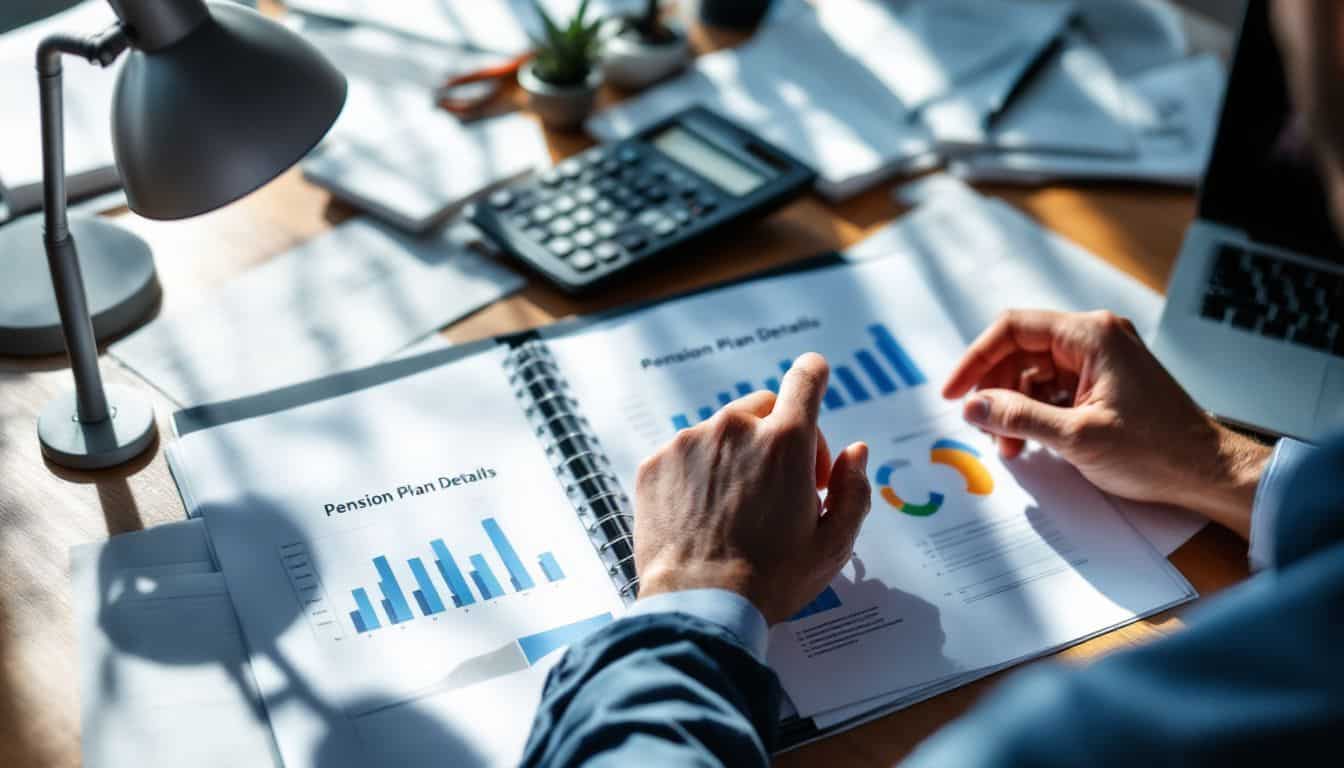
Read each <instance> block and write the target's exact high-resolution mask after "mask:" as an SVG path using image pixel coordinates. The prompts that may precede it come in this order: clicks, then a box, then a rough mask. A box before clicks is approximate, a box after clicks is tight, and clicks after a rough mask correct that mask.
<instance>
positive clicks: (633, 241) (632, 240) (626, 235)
mask: <svg viewBox="0 0 1344 768" xmlns="http://www.w3.org/2000/svg"><path fill="white" fill-rule="evenodd" d="M619 242H620V244H621V247H622V248H624V249H626V250H627V251H638V250H640V249H641V248H643V247H644V246H645V245H647V244H648V242H649V239H648V237H647V236H645V234H644V231H643V230H642V229H639V228H631V229H627V230H626V231H625V232H622V233H621V237H620V240H619Z"/></svg>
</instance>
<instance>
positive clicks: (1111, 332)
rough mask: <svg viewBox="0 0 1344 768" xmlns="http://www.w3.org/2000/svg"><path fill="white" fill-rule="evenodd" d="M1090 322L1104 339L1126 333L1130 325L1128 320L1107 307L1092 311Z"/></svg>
mask: <svg viewBox="0 0 1344 768" xmlns="http://www.w3.org/2000/svg"><path fill="white" fill-rule="evenodd" d="M1092 322H1093V324H1094V325H1095V326H1096V328H1097V330H1098V332H1100V333H1101V336H1102V338H1104V339H1113V338H1116V337H1117V336H1119V335H1121V334H1127V333H1128V328H1129V327H1130V323H1129V321H1128V320H1126V319H1125V318H1123V317H1121V316H1119V315H1117V314H1115V313H1114V312H1112V311H1110V310H1109V309H1102V310H1098V311H1096V312H1093V313H1092Z"/></svg>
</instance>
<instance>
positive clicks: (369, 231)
mask: <svg viewBox="0 0 1344 768" xmlns="http://www.w3.org/2000/svg"><path fill="white" fill-rule="evenodd" d="M463 237H464V235H462V234H461V232H460V231H450V232H449V233H448V234H446V235H442V236H436V237H433V238H426V239H419V238H412V237H409V236H407V235H403V234H400V233H399V232H396V231H394V230H392V229H391V228H389V227H387V226H385V225H381V224H377V223H375V222H372V221H369V220H367V219H352V220H350V221H347V222H344V223H342V224H340V225H338V226H336V227H333V228H332V229H331V230H329V231H327V232H325V233H323V234H321V235H318V236H317V237H316V238H314V239H312V240H310V241H308V242H306V243H304V244H303V245H300V246H299V247H297V248H295V249H293V250H291V251H289V252H288V253H286V254H283V255H281V256H278V257H276V258H274V259H271V260H270V261H267V262H266V263H264V264H262V265H260V266H258V267H255V268H253V269H251V270H249V271H247V272H245V273H243V274H242V275H241V276H239V277H237V278H235V279H234V280H232V281H230V282H229V283H227V284H225V285H224V286H223V287H221V288H220V289H219V290H218V291H216V292H215V293H214V294H213V295H212V296H211V298H210V300H209V301H208V302H205V303H203V304H201V305H197V306H192V307H183V308H181V309H179V310H177V311H175V312H170V313H167V314H166V315H163V316H161V317H159V318H157V319H155V320H154V321H152V322H150V323H149V324H148V325H146V326H144V327H143V328H141V329H140V330H138V331H136V332H134V333H132V334H131V335H129V336H127V337H126V338H125V339H123V340H121V341H119V342H117V343H115V344H113V345H112V347H111V352H112V354H113V356H115V357H116V358H117V359H119V360H121V361H122V362H124V363H125V364H126V365H128V366H129V367H131V368H132V369H134V370H135V371H136V372H137V373H139V374H140V375H141V376H143V377H145V378H146V379H147V380H148V381H149V382H150V383H152V384H153V385H154V386H156V387H158V388H159V389H160V390H162V391H163V392H164V393H166V394H167V395H168V396H169V397H171V398H172V399H173V400H175V401H177V402H178V403H179V404H181V405H183V406H188V405H196V404H200V403H206V402H216V401H220V400H227V399H231V398H234V397H240V396H243V395H247V394H254V393H257V392H262V391H265V390H269V389H274V388H277V387H282V386H286V385H289V384H294V383H297V382H300V381H305V380H308V379H311V378H315V377H318V376H321V375H324V374H328V373H335V372H337V371H342V370H349V369H351V368H356V367H359V366H362V365H368V364H371V363H374V362H377V361H379V360H382V359H385V358H387V357H389V356H390V355H392V354H393V353H395V352H396V351H397V350H399V349H401V348H403V347H405V346H406V345H407V344H409V343H411V342H412V341H414V340H416V339H419V338H422V337H424V336H425V335H426V334H428V333H430V332H431V331H433V330H435V329H438V328H441V327H443V326H445V325H447V324H449V323H451V322H453V321H454V320H457V319H458V318H461V317H464V316H466V315H468V314H470V313H471V312H474V311H476V310H477V309H479V308H481V307H483V306H485V305H487V304H489V303H490V302H492V301H495V300H496V299H499V298H502V297H503V296H507V295H508V294H510V293H512V292H514V291H516V290H519V289H520V288H521V287H522V285H523V279H522V278H521V277H519V276H518V275H517V274H515V273H514V272H513V271H511V270H509V269H507V268H506V267H504V266H502V265H499V264H497V263H495V262H494V261H491V260H489V259H486V258H484V257H482V256H480V255H478V254H476V253H475V252H473V251H472V250H471V249H469V248H468V247H467V246H465V245H464V244H463V243H462V242H461V241H462V238H463Z"/></svg>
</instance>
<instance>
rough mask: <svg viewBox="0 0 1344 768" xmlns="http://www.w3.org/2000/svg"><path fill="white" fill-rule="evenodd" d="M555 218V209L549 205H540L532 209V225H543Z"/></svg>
mask: <svg viewBox="0 0 1344 768" xmlns="http://www.w3.org/2000/svg"><path fill="white" fill-rule="evenodd" d="M553 218H555V209H554V208H552V207H551V206H549V205H546V204H544V203H543V204H542V205H538V206H537V207H536V208H533V209H532V223H533V224H545V223H546V222H548V221H550V220H551V219H553Z"/></svg>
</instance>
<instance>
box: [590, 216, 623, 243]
mask: <svg viewBox="0 0 1344 768" xmlns="http://www.w3.org/2000/svg"><path fill="white" fill-rule="evenodd" d="M620 230H621V228H620V227H618V226H616V222H614V221H611V220H609V219H604V220H602V221H599V222H597V223H596V224H594V225H593V233H594V234H596V235H597V236H598V237H600V238H602V239H603V240H606V239H609V238H612V237H615V236H616V233H617V232H619V231H620Z"/></svg>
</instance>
